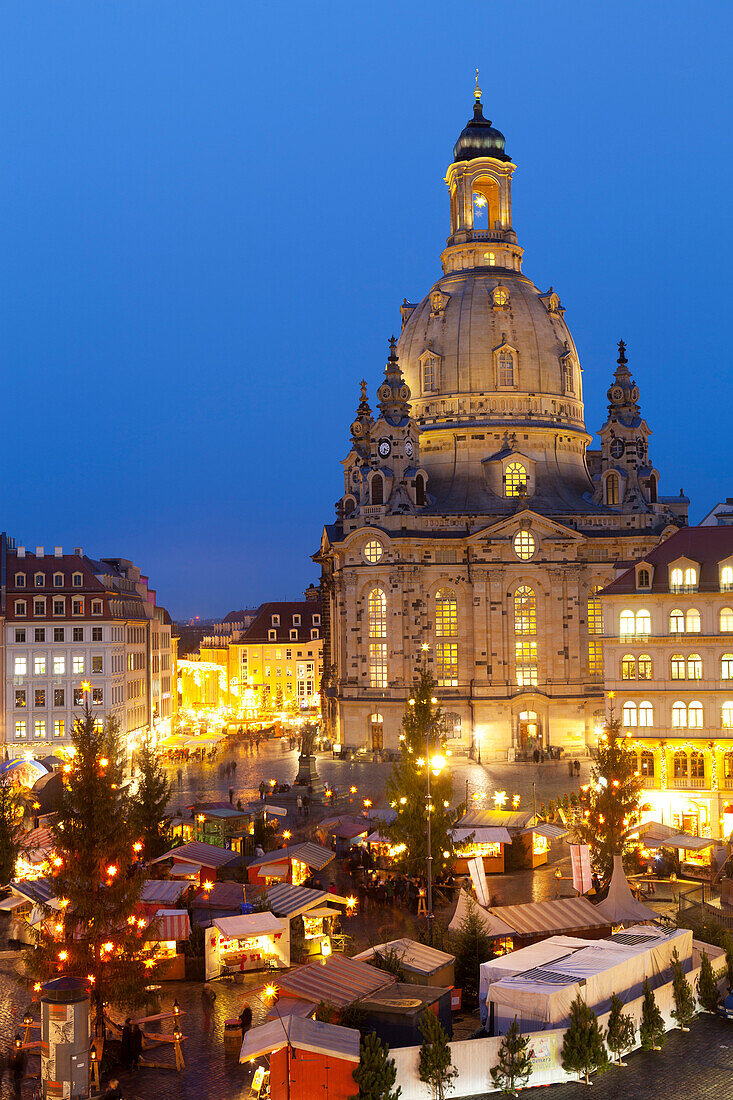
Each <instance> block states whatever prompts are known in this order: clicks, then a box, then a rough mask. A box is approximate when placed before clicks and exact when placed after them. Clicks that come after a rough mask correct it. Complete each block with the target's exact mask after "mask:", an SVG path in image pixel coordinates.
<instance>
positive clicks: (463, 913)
mask: <svg viewBox="0 0 733 1100" xmlns="http://www.w3.org/2000/svg"><path fill="white" fill-rule="evenodd" d="M470 898H471V895H470V894H469V893H467V891H466V890H461V892H460V893H459V895H458V901H457V902H456V910H455V913H454V914H453V919H452V920H451V922H450V924H449V925H448V929H449V931H451V932H457V931H458V930H459V929H460V927H461V924H462V923H463V921H464V920H465V918H466V917H467V915H468V910H469V904H468V903H469V899H470ZM473 901H474V905H475V906H476V909H477V911H478V915H479V917H480V918H481V923H482V925H483V927H484V931H485V932H486V933H487V935H489V936H511V935H512V934H513V932H514V929H513V928H511V927H510V926H509V925H508V924H505V923H504V921H503V920H502V919H501V918H500V917H495V916H494V914H493V913H491V912H489V910H488V909H484V907H483V905H479V903H478V902H477V901H476V900H475V899H473Z"/></svg>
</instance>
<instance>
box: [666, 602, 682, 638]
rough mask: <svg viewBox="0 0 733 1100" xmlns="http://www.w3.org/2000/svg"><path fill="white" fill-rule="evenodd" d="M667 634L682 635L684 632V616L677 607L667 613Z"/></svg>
mask: <svg viewBox="0 0 733 1100" xmlns="http://www.w3.org/2000/svg"><path fill="white" fill-rule="evenodd" d="M669 632H670V634H684V632H685V616H684V615H683V614H682V612H681V611H680V609H679V608H678V607H676V608H675V609H674V611H670V613H669Z"/></svg>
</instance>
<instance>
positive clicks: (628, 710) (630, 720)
mask: <svg viewBox="0 0 733 1100" xmlns="http://www.w3.org/2000/svg"><path fill="white" fill-rule="evenodd" d="M636 722H637V714H636V703H624V709H623V726H624V729H630V728H631V727H632V726H635V725H636Z"/></svg>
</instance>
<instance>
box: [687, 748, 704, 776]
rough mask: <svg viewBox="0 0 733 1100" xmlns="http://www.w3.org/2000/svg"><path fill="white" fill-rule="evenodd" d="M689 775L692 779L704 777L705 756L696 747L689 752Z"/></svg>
mask: <svg viewBox="0 0 733 1100" xmlns="http://www.w3.org/2000/svg"><path fill="white" fill-rule="evenodd" d="M690 776H691V777H692V778H693V779H704V778H705V757H704V756H703V754H702V753H701V752H700V751H699V750H698V749H693V751H692V752H691V753H690Z"/></svg>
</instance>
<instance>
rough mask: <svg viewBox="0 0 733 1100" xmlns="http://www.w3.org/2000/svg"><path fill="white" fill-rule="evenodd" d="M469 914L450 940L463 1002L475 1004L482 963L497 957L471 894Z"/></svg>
mask: <svg viewBox="0 0 733 1100" xmlns="http://www.w3.org/2000/svg"><path fill="white" fill-rule="evenodd" d="M467 906H468V907H467V911H466V915H465V916H464V918H463V920H462V921H461V923H460V925H459V926H458V929H457V931H455V932H453V933H452V934H451V937H450V950H451V951H452V953H453V954H454V955H455V958H456V965H455V979H456V985H457V986H458V987H459V989H462V990H463V999H464V1000H465V1001H466V1002H467V1003H469V1004H476V1003H477V1001H478V993H479V980H480V977H481V974H480V967H481V963H483V962H488V961H489V959H493V957H494V941H493V939H492V937H491V936H490V935H489V934H488V932H487V931H486V928H485V926H484V921H483V920H482V914H481V913H480V912H479V907H478V905H477V904H476V902H475V901H474V900H473V898H472V897H471V896H470V895H469V898H468V903H467Z"/></svg>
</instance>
